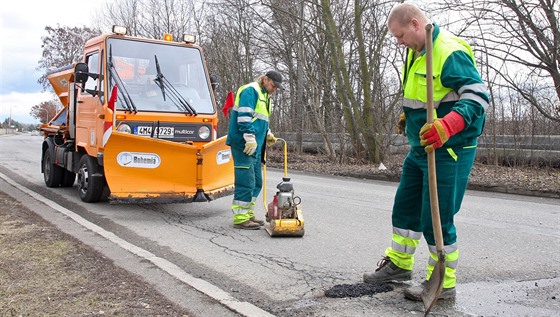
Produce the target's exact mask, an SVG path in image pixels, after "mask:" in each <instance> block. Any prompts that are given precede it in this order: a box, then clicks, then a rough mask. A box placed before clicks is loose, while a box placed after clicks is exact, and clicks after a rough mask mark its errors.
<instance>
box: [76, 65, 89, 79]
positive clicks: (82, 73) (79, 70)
mask: <svg viewBox="0 0 560 317" xmlns="http://www.w3.org/2000/svg"><path fill="white" fill-rule="evenodd" d="M88 77H89V68H88V65H87V64H86V63H77V64H76V67H75V68H74V80H75V81H76V82H77V83H80V84H85V83H86V82H87V80H88Z"/></svg>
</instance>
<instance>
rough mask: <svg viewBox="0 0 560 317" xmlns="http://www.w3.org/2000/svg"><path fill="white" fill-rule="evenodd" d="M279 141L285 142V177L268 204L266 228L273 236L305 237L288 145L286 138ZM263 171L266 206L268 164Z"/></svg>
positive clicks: (299, 199)
mask: <svg viewBox="0 0 560 317" xmlns="http://www.w3.org/2000/svg"><path fill="white" fill-rule="evenodd" d="M278 141H282V142H283V143H284V177H282V182H280V183H279V184H278V185H277V186H276V188H277V189H278V191H277V192H276V195H274V198H273V199H272V202H270V203H269V204H268V210H267V213H266V224H265V230H266V232H268V234H269V235H270V236H271V237H303V234H304V233H305V230H304V228H303V225H304V221H303V213H302V212H301V205H300V204H301V198H299V197H298V196H295V195H294V186H293V185H292V183H291V182H290V178H289V177H288V145H287V143H286V141H285V140H284V139H278ZM263 171H264V173H263V176H264V181H263V183H264V190H263V198H264V204H265V206H266V205H267V204H266V164H265V165H264V168H263Z"/></svg>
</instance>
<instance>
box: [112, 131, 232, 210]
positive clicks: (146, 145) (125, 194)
mask: <svg viewBox="0 0 560 317" xmlns="http://www.w3.org/2000/svg"><path fill="white" fill-rule="evenodd" d="M225 140H226V137H222V138H220V139H218V140H215V141H213V142H210V143H207V144H205V145H203V146H196V145H191V144H185V143H177V142H171V141H166V140H162V139H154V138H148V137H143V136H137V135H133V134H127V133H121V132H118V131H113V133H112V134H111V136H110V138H109V140H108V141H107V143H106V144H105V151H104V157H103V165H104V172H105V179H106V180H107V185H108V186H109V189H110V191H111V194H110V196H109V200H110V202H111V203H138V204H140V203H180V202H186V203H190V202H202V201H211V200H214V199H217V198H219V197H222V196H226V195H230V194H232V193H233V182H234V180H233V175H234V174H233V159H232V157H231V150H230V148H229V147H228V146H227V145H226V144H225Z"/></svg>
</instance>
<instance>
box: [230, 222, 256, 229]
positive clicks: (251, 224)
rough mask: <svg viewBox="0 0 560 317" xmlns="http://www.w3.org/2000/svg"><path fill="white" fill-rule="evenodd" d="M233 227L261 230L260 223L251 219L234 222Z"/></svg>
mask: <svg viewBox="0 0 560 317" xmlns="http://www.w3.org/2000/svg"><path fill="white" fill-rule="evenodd" d="M233 227H234V228H236V229H245V230H259V229H260V227H261V226H260V225H259V224H258V223H256V222H252V221H251V220H247V221H245V222H242V223H238V224H233Z"/></svg>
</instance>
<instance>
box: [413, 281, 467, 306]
mask: <svg viewBox="0 0 560 317" xmlns="http://www.w3.org/2000/svg"><path fill="white" fill-rule="evenodd" d="M427 284H428V281H424V282H422V284H420V285H418V286H412V287H409V288H407V289H405V290H404V297H405V298H408V299H410V300H415V301H422V292H423V291H424V289H425V288H426V285H427ZM456 294H457V292H456V291H455V287H451V288H444V289H443V290H442V291H441V294H440V295H439V297H438V299H453V298H455V295H456Z"/></svg>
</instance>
